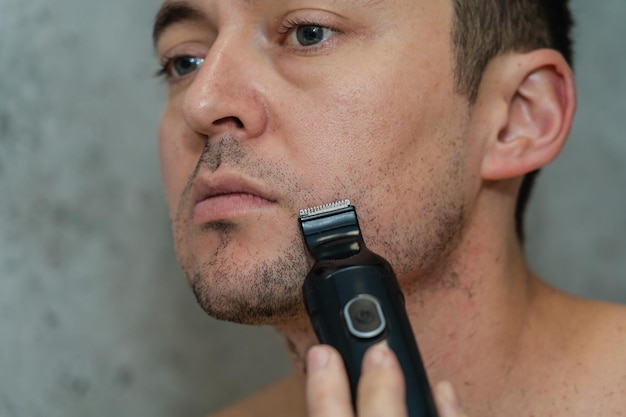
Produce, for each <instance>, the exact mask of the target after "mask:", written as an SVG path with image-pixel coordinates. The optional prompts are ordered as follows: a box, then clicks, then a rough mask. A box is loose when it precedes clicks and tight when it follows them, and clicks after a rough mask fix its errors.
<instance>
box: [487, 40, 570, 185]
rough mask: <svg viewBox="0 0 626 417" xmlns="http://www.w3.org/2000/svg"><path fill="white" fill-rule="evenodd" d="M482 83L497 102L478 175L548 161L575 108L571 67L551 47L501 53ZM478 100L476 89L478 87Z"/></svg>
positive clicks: (507, 174)
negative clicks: (525, 51) (503, 54)
mask: <svg viewBox="0 0 626 417" xmlns="http://www.w3.org/2000/svg"><path fill="white" fill-rule="evenodd" d="M500 58H501V59H497V61H496V62H495V67H494V68H488V69H487V71H486V72H485V77H486V79H485V78H484V79H483V83H489V84H488V85H489V86H488V87H487V90H488V94H489V95H491V97H489V98H487V100H493V99H495V100H496V102H497V103H499V106H498V108H499V109H500V110H501V111H497V112H495V114H493V115H492V117H495V119H494V118H491V121H492V122H495V123H496V125H493V126H492V127H494V129H490V132H492V133H491V137H488V138H486V139H487V143H485V148H484V154H483V160H482V165H481V176H482V178H483V179H485V180H503V179H508V178H513V177H518V176H522V175H524V174H526V173H528V172H531V171H534V170H536V169H538V168H541V167H543V166H544V165H547V164H548V163H550V162H551V161H552V160H553V159H554V158H556V156H557V155H558V154H559V152H560V151H561V148H562V147H563V145H564V143H565V140H566V139H567V135H568V134H569V131H570V127H571V124H572V119H573V116H574V112H575V108H576V93H575V87H574V77H573V74H572V70H571V68H570V67H569V65H568V64H567V62H566V61H565V59H563V57H562V56H561V54H559V53H558V52H556V51H554V50H551V49H540V50H536V51H532V52H528V53H513V54H507V55H505V56H502V57H500ZM479 100H480V92H479Z"/></svg>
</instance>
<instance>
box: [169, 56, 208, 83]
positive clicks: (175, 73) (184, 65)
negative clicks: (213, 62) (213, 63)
mask: <svg viewBox="0 0 626 417" xmlns="http://www.w3.org/2000/svg"><path fill="white" fill-rule="evenodd" d="M203 62H204V58H199V57H197V56H179V57H175V58H171V59H169V60H168V61H167V62H166V63H165V64H164V65H163V68H162V69H161V71H159V75H165V76H166V77H167V78H171V79H177V78H182V77H184V76H186V75H189V74H191V73H192V72H194V71H196V70H197V69H198V68H200V67H201V66H202V63H203Z"/></svg>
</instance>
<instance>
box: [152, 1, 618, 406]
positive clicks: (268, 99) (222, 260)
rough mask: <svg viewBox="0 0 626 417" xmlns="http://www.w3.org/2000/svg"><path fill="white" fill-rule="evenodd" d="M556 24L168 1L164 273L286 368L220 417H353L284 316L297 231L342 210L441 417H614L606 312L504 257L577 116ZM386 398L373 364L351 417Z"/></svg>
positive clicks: (559, 13)
mask: <svg viewBox="0 0 626 417" xmlns="http://www.w3.org/2000/svg"><path fill="white" fill-rule="evenodd" d="M544 3H545V4H544ZM566 3H567V2H566V1H555V2H550V3H549V4H548V2H546V1H543V2H542V1H539V0H537V1H535V0H511V1H508V2H493V1H491V2H490V1H477V0H476V1H471V0H470V1H461V0H426V1H417V0H377V1H373V0H316V1H308V0H293V1H292V0H228V1H227V0H183V1H182V2H174V1H172V0H166V1H165V3H164V5H163V7H162V8H161V10H160V12H159V14H158V16H157V19H156V23H155V30H154V38H155V44H156V48H157V51H158V54H159V57H160V59H161V62H162V65H163V68H162V71H161V74H163V75H164V76H165V78H166V79H167V81H168V89H169V97H168V101H167V104H166V107H165V110H164V113H163V116H162V121H161V126H160V133H159V136H160V141H159V143H160V154H161V163H162V171H163V180H164V185H165V190H166V197H167V201H168V205H169V210H170V214H171V217H172V221H173V231H174V238H175V246H176V253H177V257H178V260H179V262H180V264H181V266H182V268H183V270H184V272H185V274H186V276H187V277H188V279H189V282H190V285H191V286H192V288H193V290H194V292H195V294H196V296H197V298H198V301H199V302H200V304H201V305H202V307H203V308H204V309H205V310H206V311H207V312H208V313H209V314H210V315H212V316H214V317H216V318H219V319H224V320H230V321H235V322H240V323H256V324H272V325H274V326H275V327H276V328H278V329H279V331H280V332H281V333H282V334H283V335H284V337H285V339H286V340H287V341H288V345H289V346H290V350H291V356H292V361H293V365H294V373H293V375H292V376H291V377H289V378H288V379H286V380H285V381H282V382H279V383H277V384H276V385H275V386H273V387H270V388H269V389H267V390H265V391H263V392H261V393H259V394H258V395H256V396H254V397H252V398H250V399H248V400H246V401H244V402H243V403H241V404H238V405H235V406H234V407H233V408H231V409H229V410H225V411H224V412H223V413H222V414H220V415H221V416H245V415H255V416H265V415H268V416H269V415H271V416H283V415H284V416H304V415H310V416H315V417H321V416H350V415H353V414H352V410H351V407H350V398H349V388H348V385H347V382H346V381H347V380H346V376H345V373H344V371H343V369H342V367H341V359H340V358H339V357H338V355H337V353H336V352H335V351H333V350H332V349H330V348H328V347H324V346H315V345H316V344H317V339H316V337H315V335H314V333H313V332H312V330H311V328H310V325H309V322H308V318H307V316H306V313H305V311H304V306H303V304H302V299H301V286H302V282H303V280H304V277H305V276H306V274H307V272H308V270H309V268H310V266H311V265H312V259H311V258H310V257H309V256H308V253H307V251H306V248H305V246H304V243H303V240H302V237H301V235H300V232H299V227H298V221H297V215H298V211H299V210H300V209H302V208H307V207H311V206H317V205H320V204H324V203H329V202H332V201H336V200H341V199H349V200H350V201H351V202H352V203H353V204H354V205H355V206H356V208H357V210H358V214H359V219H360V223H361V227H362V230H363V235H364V239H365V241H366V243H367V244H368V246H369V247H370V248H371V249H372V250H373V251H374V252H376V253H378V254H380V255H381V256H383V257H385V258H386V259H387V260H389V262H390V263H391V264H392V266H393V268H394V270H395V272H396V274H397V276H398V280H399V282H400V285H401V286H402V289H403V291H404V293H405V297H406V305H407V311H408V313H409V315H410V318H411V322H412V325H413V329H414V332H415V335H416V338H417V341H418V344H419V347H420V350H421V353H422V356H423V360H424V363H425V364H426V367H427V372H428V376H429V379H430V381H431V383H433V385H434V386H435V389H434V392H435V396H436V401H437V405H438V407H439V410H440V413H441V416H442V417H447V416H461V415H464V414H461V413H462V412H461V411H460V407H459V406H458V404H459V403H462V404H463V407H464V410H465V413H467V415H468V416H481V417H483V416H511V415H519V416H533V415H534V416H541V415H551V416H566V415H567V416H570V415H603V416H618V415H623V410H624V407H625V406H626V371H625V369H624V368H625V367H624V366H623V365H622V363H623V362H624V359H625V356H626V355H625V354H624V353H623V351H624V349H623V347H624V346H625V345H626V332H625V330H624V326H626V312H625V310H624V308H623V307H620V306H614V305H609V304H604V303H597V302H592V301H586V300H581V299H577V298H574V297H571V296H569V295H566V294H563V293H561V292H559V291H557V290H555V289H553V288H551V287H549V286H548V285H546V284H545V283H543V282H542V281H541V280H540V279H539V278H538V277H537V276H535V275H534V274H533V273H532V272H531V271H530V270H529V269H528V267H527V264H526V260H525V257H524V253H523V250H522V243H521V240H522V213H523V208H524V204H525V201H526V199H527V197H528V192H529V189H530V184H531V183H532V177H533V176H534V174H533V173H534V172H535V171H536V170H537V169H539V168H541V167H542V166H545V165H546V164H548V163H549V162H550V161H552V160H553V159H554V158H555V157H556V156H557V155H558V153H559V151H560V150H561V148H562V146H563V144H564V142H565V140H566V137H567V134H568V132H569V129H570V126H571V122H572V117H573V114H574V109H575V92H574V85H573V76H572V73H571V70H570V66H569V65H568V62H567V60H566V58H567V59H569V58H570V55H571V52H570V47H569V40H568V39H569V38H568V36H569V35H568V32H569V26H570V17H569V11H568V9H567V4H566ZM554 48H558V49H559V50H558V51H557V50H556V49H554ZM564 56H565V57H566V58H564ZM529 174H530V175H529ZM313 346H315V347H313ZM312 347H313V348H312ZM439 381H450V382H449V383H448V382H444V383H441V384H439V383H438V382H439ZM450 383H451V384H450ZM452 386H453V387H454V391H453V390H452ZM454 392H456V394H455V393H454ZM406 395H411V393H410V392H409V393H406ZM403 396H404V390H403V381H402V377H401V373H400V372H399V370H398V367H397V363H396V362H395V358H394V356H393V355H392V354H391V352H390V351H389V350H388V349H387V348H385V347H384V346H378V347H376V348H374V349H372V350H371V351H370V352H368V354H367V355H366V358H365V360H364V364H363V375H362V379H361V383H360V387H359V392H358V395H357V397H358V398H357V409H358V415H359V416H361V417H363V416H373V415H385V416H401V415H404V414H403V413H405V410H404V409H403V404H404V401H403V398H404V397H403Z"/></svg>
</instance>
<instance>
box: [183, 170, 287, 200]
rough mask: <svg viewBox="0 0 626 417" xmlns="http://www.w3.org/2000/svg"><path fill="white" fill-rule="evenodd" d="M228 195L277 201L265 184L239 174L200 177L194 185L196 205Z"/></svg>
mask: <svg viewBox="0 0 626 417" xmlns="http://www.w3.org/2000/svg"><path fill="white" fill-rule="evenodd" d="M228 194H249V195H253V196H256V197H260V198H263V199H265V200H268V201H271V202H275V201H276V199H275V197H274V196H273V194H272V192H271V191H270V190H269V189H268V187H267V186H266V185H265V184H263V183H261V182H259V181H258V180H255V179H252V178H248V177H245V176H243V175H241V174H238V173H220V174H218V173H217V172H214V173H213V174H212V175H210V176H208V177H203V176H202V175H199V176H198V177H197V178H196V180H195V181H194V183H193V187H192V199H193V203H194V205H195V204H198V203H200V202H201V201H204V200H207V199H209V198H213V197H218V196H221V195H228Z"/></svg>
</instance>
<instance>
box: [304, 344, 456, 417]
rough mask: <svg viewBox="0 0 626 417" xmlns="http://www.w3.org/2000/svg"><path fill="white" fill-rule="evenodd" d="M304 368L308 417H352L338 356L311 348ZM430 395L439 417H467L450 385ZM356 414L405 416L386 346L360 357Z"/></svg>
mask: <svg viewBox="0 0 626 417" xmlns="http://www.w3.org/2000/svg"><path fill="white" fill-rule="evenodd" d="M307 369H308V374H307V388H306V398H307V409H308V413H309V417H355V416H354V412H353V411H352V402H351V399H350V385H349V382H348V376H347V374H346V371H345V368H344V366H343V361H342V359H341V356H339V353H338V352H337V351H336V350H335V349H333V348H332V347H330V346H323V345H320V346H314V347H313V348H311V349H310V350H309V353H308V356H307ZM433 394H434V396H435V402H436V404H437V409H438V410H439V417H466V415H465V414H464V413H463V410H462V409H461V406H460V404H459V402H458V400H457V399H456V396H455V394H454V390H453V389H452V385H451V384H450V383H448V382H443V383H440V384H438V385H437V386H436V387H435V390H434V393H433ZM408 395H411V393H408ZM357 415H358V417H374V416H376V417H378V416H385V417H406V416H407V411H406V405H405V387H404V377H403V375H402V370H401V369H400V365H399V363H398V361H397V359H396V356H395V355H394V354H393V352H392V351H391V350H390V349H389V348H388V347H387V346H385V345H377V346H374V347H372V348H370V350H368V351H367V353H366V354H365V357H364V358H363V369H362V372H361V380H360V381H359V385H358V388H357Z"/></svg>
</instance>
